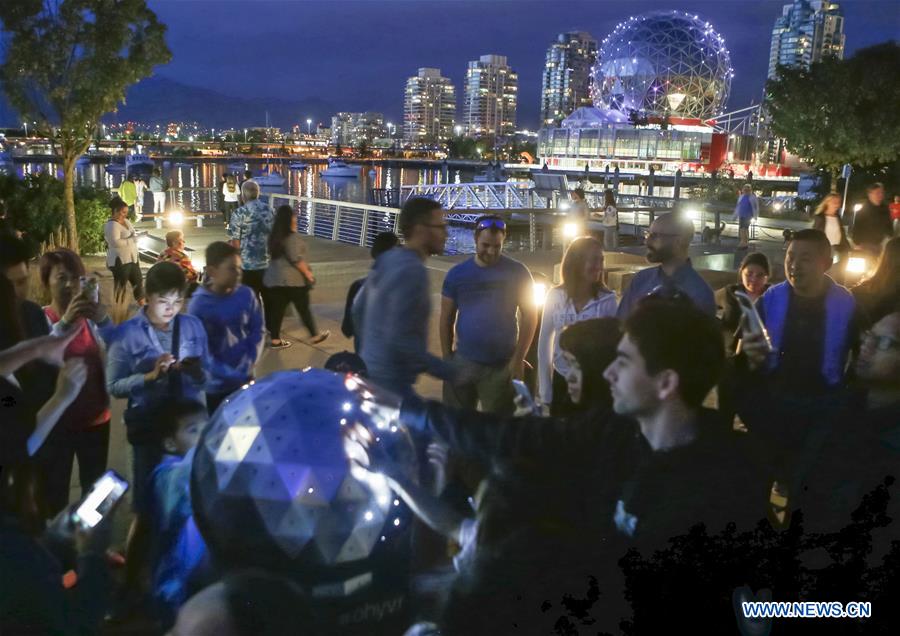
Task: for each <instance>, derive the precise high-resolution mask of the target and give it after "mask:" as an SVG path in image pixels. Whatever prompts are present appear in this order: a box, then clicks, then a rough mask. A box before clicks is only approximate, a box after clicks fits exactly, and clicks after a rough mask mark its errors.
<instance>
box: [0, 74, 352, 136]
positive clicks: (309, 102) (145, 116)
mask: <svg viewBox="0 0 900 636" xmlns="http://www.w3.org/2000/svg"><path fill="white" fill-rule="evenodd" d="M336 110H337V109H336V108H335V107H334V106H333V105H332V104H330V103H328V102H326V101H324V100H321V99H319V98H317V97H310V98H307V99H302V100H285V99H274V98H263V97H238V96H233V95H225V94H223V93H219V92H217V91H214V90H210V89H206V88H200V87H197V86H189V85H187V84H182V83H181V82H177V81H175V80H172V79H169V78H167V77H164V76H161V75H156V76H153V77H148V78H146V79H144V80H142V81H141V82H139V83H137V84H135V85H134V86H132V87H131V88H129V89H128V92H127V93H126V97H125V103H124V104H122V105H120V106H119V110H118V111H117V112H115V113H109V114H108V115H106V116H105V117H104V118H103V122H104V123H106V124H111V123H116V122H126V121H136V122H142V123H147V124H160V125H164V124H167V123H169V122H191V121H196V122H198V123H200V124H202V125H205V126H207V127H211V128H219V129H225V128H245V127H249V126H264V125H265V123H266V111H268V113H269V124H270V125H272V126H277V127H280V128H283V129H289V128H290V127H291V126H293V125H295V124H299V125H300V126H301V128H303V129H304V130H305V126H306V119H307V118H310V119H312V120H313V123H314V124H315V123H317V122H322V123H323V124H325V125H328V124H329V123H330V121H331V116H332V114H334V113H335V112H336ZM19 121H20V117H19V116H18V114H17V113H16V111H15V109H14V108H12V106H11V105H10V104H9V102H8V101H7V100H6V96H5V94H3V92H2V86H0V127H2V126H9V127H14V126H16V125H17V122H19Z"/></svg>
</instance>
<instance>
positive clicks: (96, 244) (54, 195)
mask: <svg viewBox="0 0 900 636" xmlns="http://www.w3.org/2000/svg"><path fill="white" fill-rule="evenodd" d="M0 198H2V199H3V200H4V201H5V202H6V207H7V213H8V216H9V218H10V220H11V221H12V223H13V225H14V226H15V227H16V228H17V229H18V230H21V231H22V233H23V235H24V237H25V238H26V240H28V242H29V243H30V244H31V246H32V249H34V251H35V252H38V251H40V247H41V246H42V245H44V244H46V243H49V244H51V245H55V244H59V243H60V240H59V237H60V236H61V232H62V230H63V228H64V227H65V204H64V201H63V182H62V181H61V180H59V179H57V178H55V177H53V176H51V175H49V174H47V173H46V172H40V173H38V174H31V175H26V176H25V178H24V179H17V178H16V177H14V176H9V175H0ZM109 199H110V195H109V193H108V192H106V191H105V190H103V189H100V188H94V187H90V186H80V187H77V188H75V217H76V220H77V223H78V239H79V243H80V246H81V253H82V254H97V253H101V252H105V251H106V243H105V241H104V239H103V225H104V224H105V223H106V220H107V219H108V218H109V208H108V205H107V204H108V202H109Z"/></svg>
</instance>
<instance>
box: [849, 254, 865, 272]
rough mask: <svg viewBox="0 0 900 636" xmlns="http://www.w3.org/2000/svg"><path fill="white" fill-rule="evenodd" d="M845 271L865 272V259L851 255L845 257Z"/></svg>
mask: <svg viewBox="0 0 900 636" xmlns="http://www.w3.org/2000/svg"><path fill="white" fill-rule="evenodd" d="M847 273H848V274H865V273H866V259H864V258H861V257H859V256H851V257H850V258H848V259H847Z"/></svg>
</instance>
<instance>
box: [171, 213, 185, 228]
mask: <svg viewBox="0 0 900 636" xmlns="http://www.w3.org/2000/svg"><path fill="white" fill-rule="evenodd" d="M168 221H169V225H184V212H182V211H181V210H170V211H169V216H168Z"/></svg>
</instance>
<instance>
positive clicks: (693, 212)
mask: <svg viewBox="0 0 900 636" xmlns="http://www.w3.org/2000/svg"><path fill="white" fill-rule="evenodd" d="M684 214H685V216H687V218H689V219H690V220H691V221H699V220H700V210H698V209H697V208H690V209H687V210H685V211H684Z"/></svg>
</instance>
